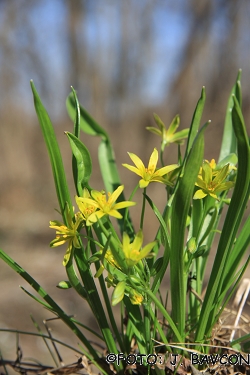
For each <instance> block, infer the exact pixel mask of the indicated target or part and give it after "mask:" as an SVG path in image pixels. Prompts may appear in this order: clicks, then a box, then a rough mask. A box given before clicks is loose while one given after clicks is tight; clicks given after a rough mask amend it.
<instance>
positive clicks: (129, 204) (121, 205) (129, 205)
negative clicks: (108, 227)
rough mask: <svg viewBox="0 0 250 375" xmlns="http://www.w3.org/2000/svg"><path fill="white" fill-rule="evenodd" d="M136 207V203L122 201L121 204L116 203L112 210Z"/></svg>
mask: <svg viewBox="0 0 250 375" xmlns="http://www.w3.org/2000/svg"><path fill="white" fill-rule="evenodd" d="M135 205H136V202H130V201H123V202H118V203H116V204H115V205H114V206H113V208H114V209H115V210H120V209H121V208H126V207H131V206H135Z"/></svg>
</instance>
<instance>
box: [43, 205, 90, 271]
mask: <svg viewBox="0 0 250 375" xmlns="http://www.w3.org/2000/svg"><path fill="white" fill-rule="evenodd" d="M67 221H68V226H66V225H64V224H63V223H61V222H60V221H57V220H55V221H50V226H49V227H50V228H52V229H56V238H55V239H54V240H53V241H51V243H50V247H56V246H60V245H63V244H65V243H66V242H68V248H67V251H66V254H65V255H64V258H63V265H64V266H66V265H67V263H68V261H69V259H70V256H71V252H72V248H73V246H74V247H76V248H79V247H81V245H80V242H79V239H78V236H79V233H78V231H77V229H78V227H79V225H80V224H81V222H82V221H83V217H82V214H81V213H80V212H78V213H77V214H75V220H74V221H73V220H72V217H71V215H70V212H69V209H68V208H67Z"/></svg>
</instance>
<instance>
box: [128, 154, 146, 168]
mask: <svg viewBox="0 0 250 375" xmlns="http://www.w3.org/2000/svg"><path fill="white" fill-rule="evenodd" d="M128 154H129V157H130V159H131V160H132V161H133V163H134V164H135V166H136V167H137V168H138V169H139V171H140V173H143V172H144V171H145V166H144V164H143V162H142V161H141V159H140V158H139V157H138V156H137V155H135V154H132V153H131V152H128Z"/></svg>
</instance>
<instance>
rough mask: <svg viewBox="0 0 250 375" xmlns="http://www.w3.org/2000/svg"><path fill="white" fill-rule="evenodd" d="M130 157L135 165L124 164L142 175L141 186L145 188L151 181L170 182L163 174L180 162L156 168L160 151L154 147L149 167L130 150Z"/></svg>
mask: <svg viewBox="0 0 250 375" xmlns="http://www.w3.org/2000/svg"><path fill="white" fill-rule="evenodd" d="M128 154H129V157H130V159H131V160H132V161H133V162H134V164H135V167H134V166H132V165H129V164H122V165H123V166H124V167H125V168H128V169H129V170H130V171H132V172H134V173H136V174H137V175H138V176H140V177H142V179H141V180H140V181H139V186H140V188H145V187H147V186H148V184H149V183H150V182H161V183H163V184H164V183H165V184H166V183H168V180H167V179H166V178H164V177H163V176H164V175H166V174H167V173H169V172H171V171H173V170H174V169H176V168H177V167H178V164H172V165H168V166H166V167H163V168H160V169H156V165H157V162H158V151H157V150H156V148H154V151H153V152H152V154H151V156H150V159H149V162H148V167H147V168H146V167H145V166H144V164H143V162H142V161H141V159H140V158H139V157H138V156H137V155H135V154H132V153H130V152H128Z"/></svg>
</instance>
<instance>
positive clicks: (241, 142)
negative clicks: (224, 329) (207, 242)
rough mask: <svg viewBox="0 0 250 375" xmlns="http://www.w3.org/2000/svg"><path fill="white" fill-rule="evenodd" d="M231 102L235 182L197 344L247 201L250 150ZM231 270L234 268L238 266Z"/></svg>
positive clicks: (207, 326)
mask: <svg viewBox="0 0 250 375" xmlns="http://www.w3.org/2000/svg"><path fill="white" fill-rule="evenodd" d="M233 101H234V107H233V110H232V123H233V127H234V132H235V136H236V139H237V149H238V172H237V179H236V184H235V188H234V192H233V195H232V199H231V202H230V205H229V208H228V212H227V215H226V218H225V222H224V225H223V229H222V233H221V237H220V241H219V245H218V249H217V253H216V256H215V260H214V264H213V268H212V272H211V276H210V279H209V282H208V286H207V291H206V295H205V299H204V302H203V305H202V310H201V316H200V320H199V326H198V329H197V332H196V340H197V341H200V340H203V338H204V337H205V336H207V335H209V334H210V332H211V330H212V322H213V321H214V317H215V315H216V313H217V310H218V309H220V306H219V305H218V300H219V296H220V295H221V294H222V293H223V286H225V285H226V284H227V283H226V284H225V280H226V278H227V272H228V267H227V266H226V265H227V262H228V259H230V254H231V252H232V251H233V246H234V241H235V237H236V234H237V231H238V229H239V226H240V224H241V221H242V218H243V215H244V212H245V208H246V205H247V201H248V198H249V181H250V150H249V144H248V137H247V134H246V127H245V124H244V119H243V116H242V113H241V109H240V106H239V103H238V101H237V99H236V97H235V96H233ZM234 267H237V264H235V265H234ZM232 277H233V276H232Z"/></svg>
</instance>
